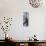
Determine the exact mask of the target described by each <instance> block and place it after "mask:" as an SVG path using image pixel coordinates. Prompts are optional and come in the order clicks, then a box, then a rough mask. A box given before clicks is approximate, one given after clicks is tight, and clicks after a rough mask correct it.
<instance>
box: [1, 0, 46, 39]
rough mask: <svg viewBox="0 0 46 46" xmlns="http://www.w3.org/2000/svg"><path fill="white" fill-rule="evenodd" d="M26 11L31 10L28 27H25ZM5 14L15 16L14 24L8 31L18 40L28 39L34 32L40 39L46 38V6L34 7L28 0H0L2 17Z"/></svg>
mask: <svg viewBox="0 0 46 46" xmlns="http://www.w3.org/2000/svg"><path fill="white" fill-rule="evenodd" d="M24 11H28V12H29V26H28V27H23V12H24ZM3 16H6V17H13V22H12V26H11V29H10V31H8V32H9V33H10V35H12V36H13V37H14V38H16V39H17V40H27V39H28V38H29V37H32V36H33V35H34V34H36V35H37V38H38V39H39V40H44V39H46V35H45V34H46V33H45V32H46V29H45V27H46V26H45V25H46V20H45V19H46V17H45V16H46V8H42V7H40V8H32V7H31V6H30V4H29V1H28V0H0V17H3ZM1 32H2V31H1ZM1 32H0V34H1ZM0 39H2V36H0Z"/></svg>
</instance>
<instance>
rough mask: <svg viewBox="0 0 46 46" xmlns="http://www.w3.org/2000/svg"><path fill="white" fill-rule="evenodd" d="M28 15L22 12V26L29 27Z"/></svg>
mask: <svg viewBox="0 0 46 46" xmlns="http://www.w3.org/2000/svg"><path fill="white" fill-rule="evenodd" d="M28 21H29V13H28V12H24V13H23V26H28V25H29V22H28Z"/></svg>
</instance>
